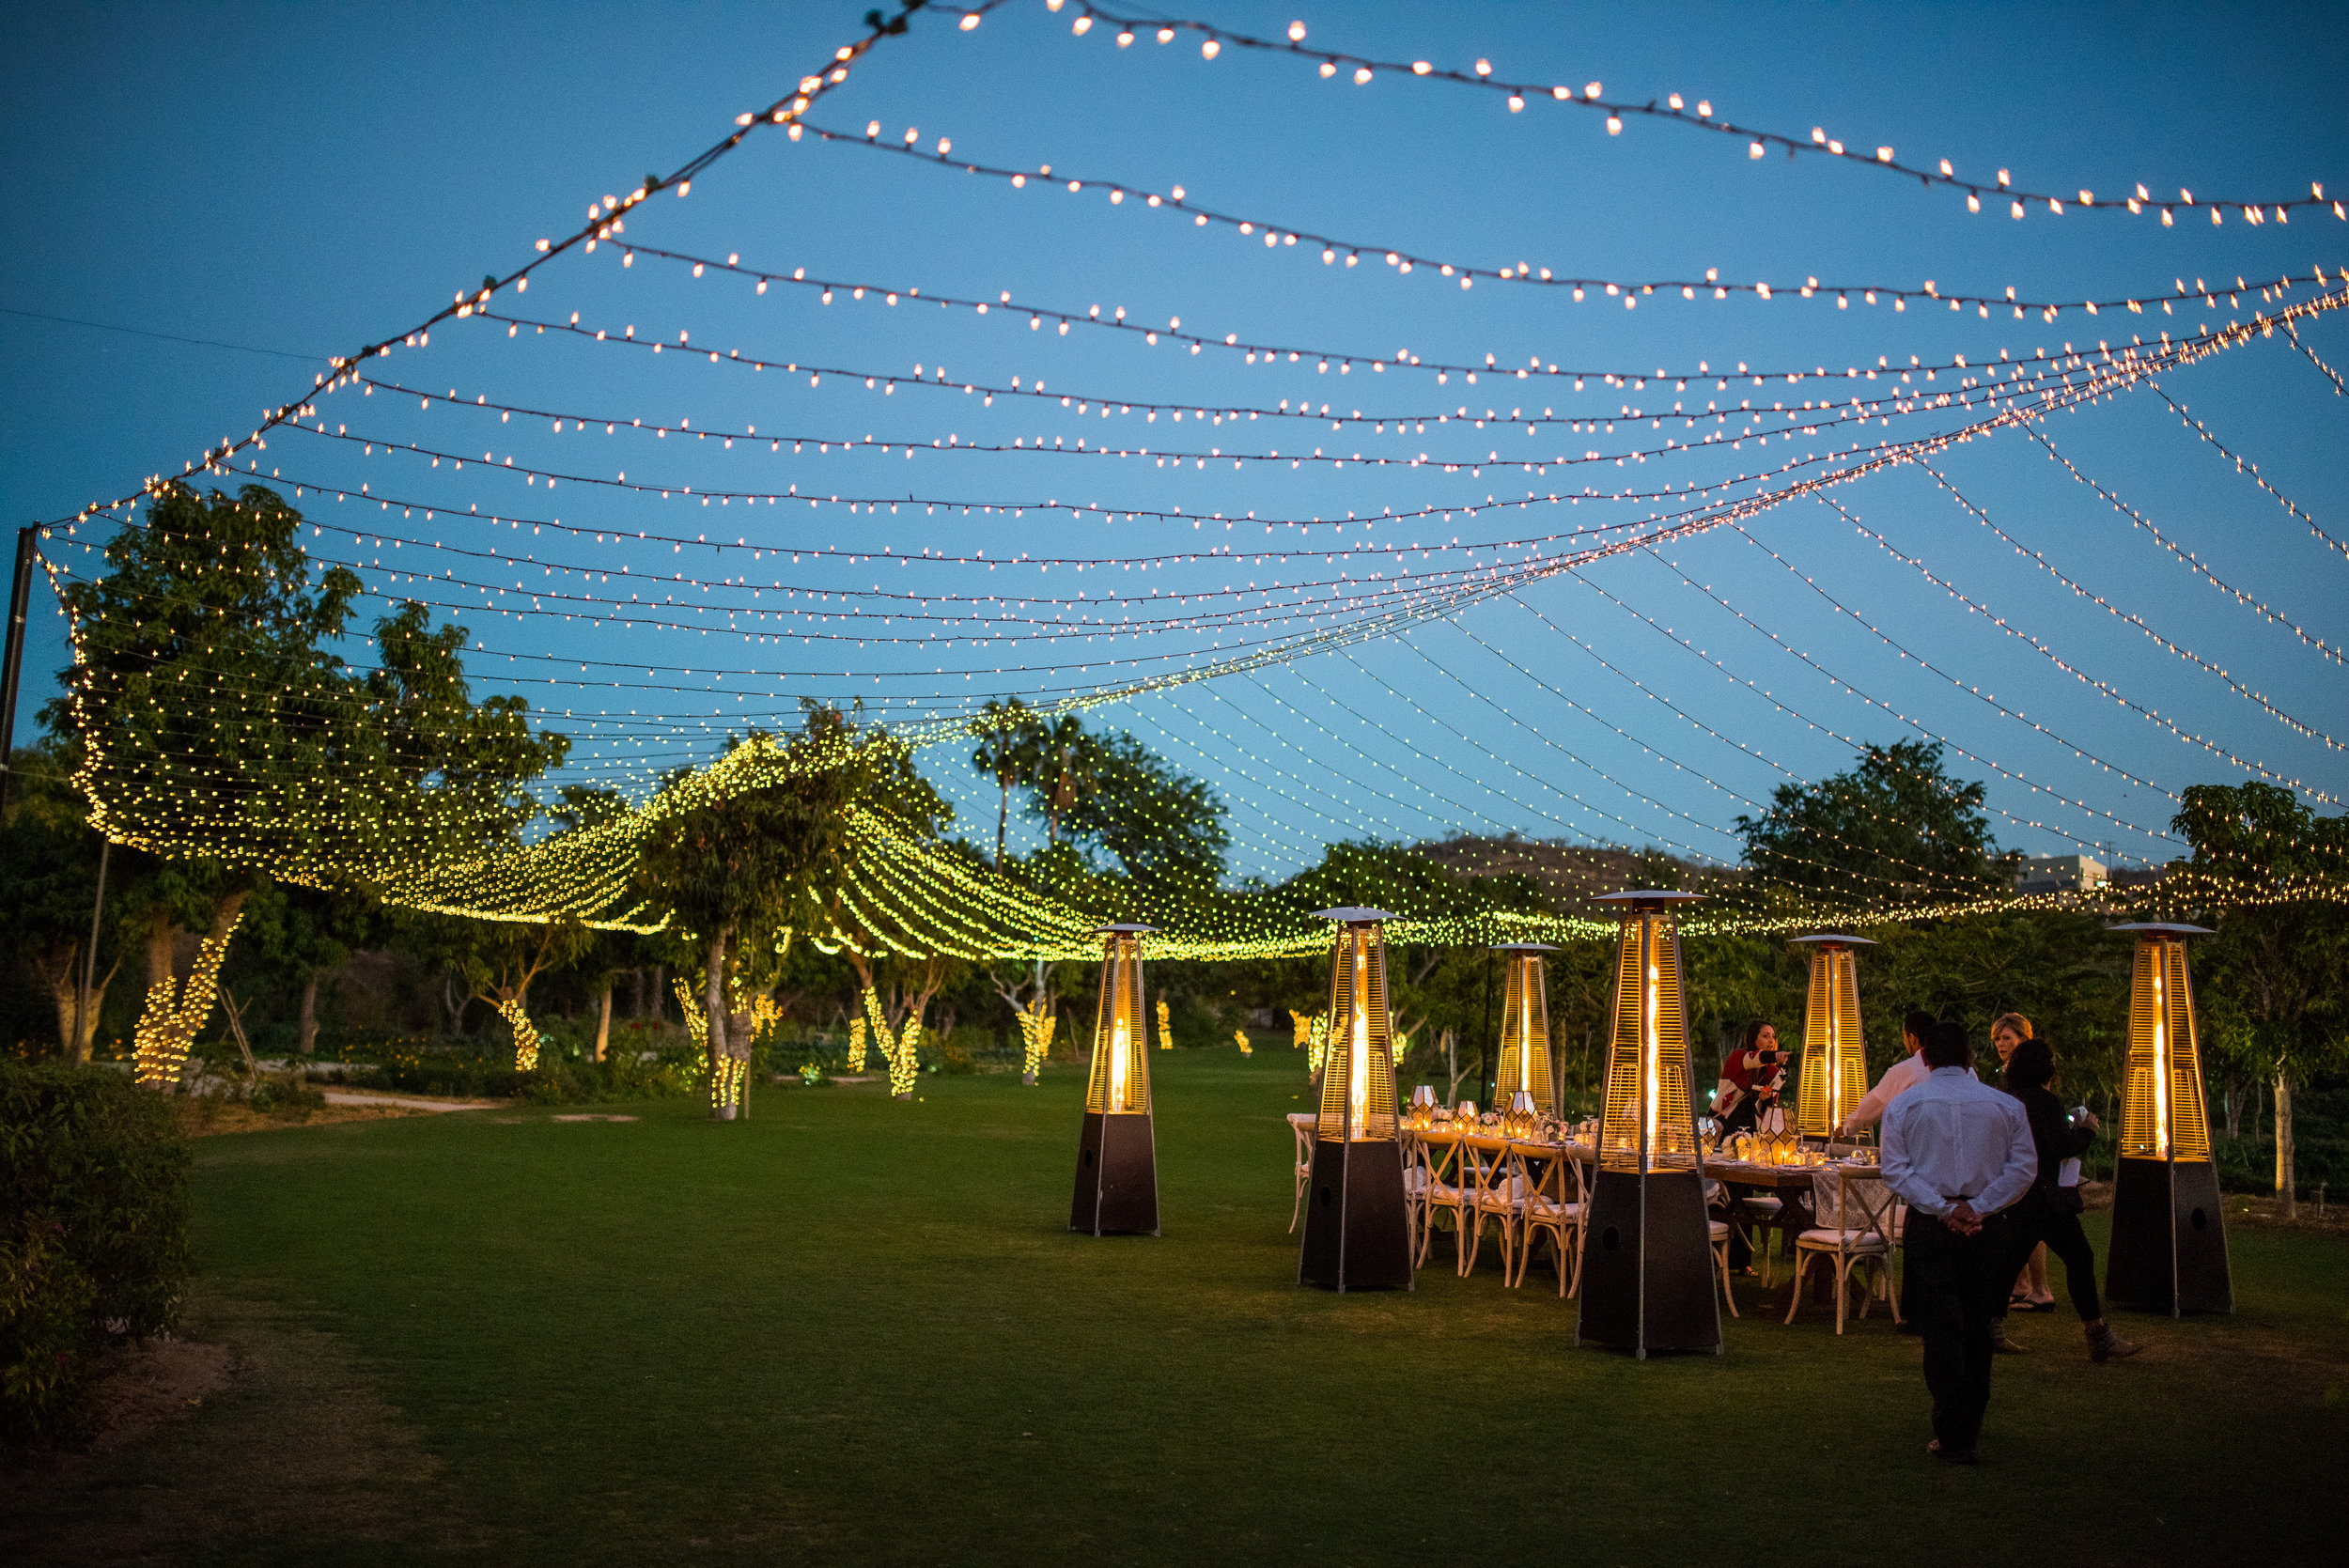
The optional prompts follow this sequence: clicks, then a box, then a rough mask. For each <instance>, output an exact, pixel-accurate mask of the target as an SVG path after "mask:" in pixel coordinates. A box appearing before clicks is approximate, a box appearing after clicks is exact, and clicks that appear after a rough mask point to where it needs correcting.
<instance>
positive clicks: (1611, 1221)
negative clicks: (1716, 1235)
mask: <svg viewBox="0 0 2349 1568" xmlns="http://www.w3.org/2000/svg"><path fill="white" fill-rule="evenodd" d="M1703 896H1704V895H1703V894H1702V893H1679V892H1671V891H1661V890H1656V889H1644V890H1638V891H1633V892H1629V893H1602V894H1600V895H1599V896H1598V897H1597V899H1595V901H1594V902H1596V903H1599V904H1601V905H1604V906H1606V907H1607V908H1609V909H1610V911H1612V912H1613V913H1614V915H1615V917H1616V920H1617V923H1618V924H1617V939H1616V948H1615V1001H1614V1027H1613V1033H1612V1035H1611V1037H1610V1041H1609V1044H1608V1048H1607V1100H1606V1107H1605V1110H1604V1111H1603V1112H1602V1114H1601V1117H1600V1123H1599V1140H1598V1170H1597V1172H1596V1174H1595V1176H1594V1177H1593V1180H1592V1186H1591V1209H1590V1217H1589V1228H1588V1232H1587V1235H1586V1239H1585V1240H1584V1242H1583V1265H1582V1303H1581V1312H1580V1316H1579V1318H1578V1319H1577V1322H1576V1327H1575V1343H1578V1344H1579V1343H1582V1342H1583V1341H1585V1340H1589V1341H1591V1342H1593V1343H1597V1344H1604V1345H1611V1346H1614V1347H1616V1348H1619V1349H1624V1350H1629V1351H1631V1352H1632V1353H1633V1354H1634V1355H1635V1356H1637V1357H1639V1358H1641V1359H1642V1360H1644V1359H1645V1358H1647V1355H1648V1353H1649V1352H1650V1351H1652V1350H1709V1351H1712V1352H1713V1353H1715V1354H1716V1355H1718V1354H1719V1353H1720V1349H1721V1317H1720V1305H1719V1298H1718V1297H1717V1296H1715V1295H1714V1283H1715V1281H1714V1273H1713V1248H1712V1240H1711V1235H1710V1233H1709V1231H1708V1230H1707V1221H1706V1219H1705V1213H1704V1177H1703V1168H1702V1165H1701V1159H1702V1155H1701V1151H1700V1147H1699V1144H1698V1141H1697V1124H1696V1113H1695V1110H1694V1104H1695V1098H1694V1096H1693V1094H1691V1093H1690V1091H1689V1081H1688V1004H1687V1001H1686V999H1685V997H1684V996H1683V994H1682V990H1681V967H1680V912H1681V911H1682V910H1683V909H1685V908H1687V907H1688V906H1689V905H1691V904H1693V903H1695V902H1696V901H1698V900H1699V899H1701V898H1703Z"/></svg>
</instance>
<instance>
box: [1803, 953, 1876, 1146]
mask: <svg viewBox="0 0 2349 1568" xmlns="http://www.w3.org/2000/svg"><path fill="white" fill-rule="evenodd" d="M1795 940H1796V941H1797V942H1800V943H1804V944H1806V945H1808V946H1809V947H1810V949H1811V996H1810V999H1809V1001H1807V1002H1806V1003H1805V1005H1804V1007H1803V1014H1802V1072H1801V1077H1800V1078H1798V1079H1797V1080H1796V1084H1795V1128H1796V1130H1797V1132H1799V1133H1800V1134H1801V1135H1802V1136H1803V1137H1805V1138H1819V1139H1827V1140H1832V1139H1833V1138H1834V1136H1835V1129H1836V1128H1837V1127H1839V1126H1843V1118H1844V1117H1846V1116H1848V1115H1850V1114H1851V1110H1852V1108H1853V1107H1854V1106H1856V1105H1858V1104H1859V1102H1860V1100H1861V1098H1862V1097H1863V1096H1865V1095H1866V1094H1867V1093H1868V1048H1867V1043H1866V1042H1865V1041H1864V1040H1862V1039H1861V1038H1860V1034H1859V955H1857V954H1855V953H1854V952H1853V951H1852V949H1853V948H1854V947H1874V946H1875V943H1874V942H1873V941H1870V940H1869V939H1867V938H1865V937H1845V936H1839V935H1835V934H1832V933H1830V934H1828V935H1824V936H1817V937H1797V938H1796V939H1795Z"/></svg>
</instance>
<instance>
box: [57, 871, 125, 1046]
mask: <svg viewBox="0 0 2349 1568" xmlns="http://www.w3.org/2000/svg"><path fill="white" fill-rule="evenodd" d="M114 847H115V841H114V840H112V839H110V838H107V837H105V836H104V835H102V834H101V835H100V837H99V840H98V899H97V902H95V903H94V904H92V905H91V906H90V911H89V957H88V958H87V960H86V962H85V963H84V966H83V969H82V988H81V990H79V991H78V992H76V993H75V994H74V998H73V1038H72V1039H71V1040H70V1042H68V1044H67V1046H66V1054H67V1055H68V1056H78V1055H80V1054H81V1050H82V1020H83V1017H84V1013H83V1010H84V1009H85V1008H86V1007H87V1006H88V1005H89V1002H90V993H91V992H92V991H94V990H96V989H97V988H98V921H99V917H100V916H101V915H102V914H104V913H105V912H106V857H107V856H109V855H111V854H113V853H114ZM75 1065H76V1066H80V1065H83V1063H75Z"/></svg>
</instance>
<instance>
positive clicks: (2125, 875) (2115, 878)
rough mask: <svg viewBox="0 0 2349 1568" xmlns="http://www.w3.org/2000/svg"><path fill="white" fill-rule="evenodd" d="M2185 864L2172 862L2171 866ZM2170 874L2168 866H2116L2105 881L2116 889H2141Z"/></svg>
mask: <svg viewBox="0 0 2349 1568" xmlns="http://www.w3.org/2000/svg"><path fill="white" fill-rule="evenodd" d="M2184 863H2185V862H2183V861H2172V862H2170V865H2183V864H2184ZM2169 874H2170V866H2167V865H2153V866H2129V865H2116V866H2114V867H2113V868H2112V873H2111V875H2110V876H2108V877H2106V878H2105V880H2106V881H2108V882H2110V883H2111V884H2112V885H2113V886H2114V887H2116V888H2141V887H2146V886H2149V885H2150V884H2152V883H2155V882H2158V881H2160V880H2161V879H2162V878H2163V877H2166V876H2168V875H2169Z"/></svg>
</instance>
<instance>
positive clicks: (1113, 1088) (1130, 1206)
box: [1068, 925, 1164, 1235]
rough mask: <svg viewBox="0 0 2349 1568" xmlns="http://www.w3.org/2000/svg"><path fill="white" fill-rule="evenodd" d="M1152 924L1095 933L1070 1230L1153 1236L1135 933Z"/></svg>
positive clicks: (1155, 1190) (1155, 1196)
mask: <svg viewBox="0 0 2349 1568" xmlns="http://www.w3.org/2000/svg"><path fill="white" fill-rule="evenodd" d="M1151 929H1152V928H1151V927H1150V926H1147V925H1105V926H1103V927H1102V928H1101V930H1100V931H1099V932H1098V933H1097V934H1098V935H1099V936H1100V937H1101V938H1102V939H1103V942H1102V953H1101V1005H1100V1010H1099V1011H1098V1012H1097V1014H1096V1015H1095V1022H1094V1030H1093V1068H1092V1071H1091V1073H1090V1074H1088V1075H1087V1077H1086V1079H1085V1114H1084V1127H1083V1131H1082V1134H1081V1137H1080V1138H1079V1140H1078V1147H1077V1190H1076V1196H1075V1197H1074V1198H1073V1199H1072V1200H1071V1202H1070V1203H1069V1207H1068V1228H1069V1229H1070V1230H1072V1231H1086V1232H1090V1233H1091V1234H1094V1235H1102V1234H1107V1233H1110V1232H1118V1231H1124V1232H1134V1233H1139V1232H1144V1231H1146V1232H1148V1233H1149V1234H1152V1235H1157V1234H1159V1156H1158V1137H1157V1132H1156V1128H1155V1126H1153V1123H1152V1121H1151V1116H1150V1052H1149V1038H1148V1036H1147V1035H1146V1034H1145V1033H1144V1032H1143V1017H1145V1016H1146V1015H1145V1014H1144V1013H1143V994H1142V939H1143V937H1144V936H1146V935H1148V934H1149V932H1150V931H1151ZM1159 1005H1161V1006H1163V1005H1164V1003H1160V1004H1159Z"/></svg>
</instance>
